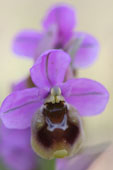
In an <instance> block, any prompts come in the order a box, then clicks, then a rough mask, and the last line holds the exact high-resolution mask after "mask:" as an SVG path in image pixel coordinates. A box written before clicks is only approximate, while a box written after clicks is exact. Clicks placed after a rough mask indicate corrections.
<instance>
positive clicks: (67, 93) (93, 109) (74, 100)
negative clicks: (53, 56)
mask: <svg viewBox="0 0 113 170" xmlns="http://www.w3.org/2000/svg"><path fill="white" fill-rule="evenodd" d="M61 90H62V94H63V96H64V97H65V99H66V101H67V102H68V103H70V104H72V105H73V106H75V108H76V109H77V110H78V112H79V114H80V115H81V116H92V115H96V114H99V113H100V112H102V111H103V110H104V109H105V107H106V104H107V102H108V99H109V94H108V91H107V90H106V89H105V88H104V86H103V85H101V84H100V83H98V82H96V81H93V80H90V79H83V78H80V79H72V80H68V81H67V82H66V83H64V84H63V85H62V86H61Z"/></svg>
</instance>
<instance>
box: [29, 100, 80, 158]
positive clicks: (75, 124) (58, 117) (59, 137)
mask: <svg viewBox="0 0 113 170" xmlns="http://www.w3.org/2000/svg"><path fill="white" fill-rule="evenodd" d="M71 112H74V113H73V114H74V117H73V118H72V115H71V114H72V113H71ZM75 112H76V111H75V109H74V110H73V109H72V106H69V105H68V104H67V103H65V101H60V102H58V103H46V104H44V105H43V108H41V109H39V111H38V113H37V114H36V115H35V117H34V120H33V124H32V146H33V148H34V150H35V151H37V148H39V147H40V148H42V149H41V150H43V152H44V153H46V150H48V151H49V152H51V154H50V157H52V158H54V156H55V155H56V156H58V155H57V154H55V153H56V152H58V153H59V152H60V151H62V150H65V151H66V152H67V155H65V156H68V155H70V152H71V149H72V148H73V147H74V146H76V144H77V143H78V141H80V139H81V133H82V132H81V123H80V120H79V119H78V117H76V116H75V115H76V114H75ZM40 118H41V119H40ZM39 119H40V120H39ZM41 121H42V124H41V126H40V123H38V122H41ZM60 153H61V152H60ZM38 154H39V155H41V156H44V155H43V153H41V152H38ZM58 157H60V155H59V156H58Z"/></svg>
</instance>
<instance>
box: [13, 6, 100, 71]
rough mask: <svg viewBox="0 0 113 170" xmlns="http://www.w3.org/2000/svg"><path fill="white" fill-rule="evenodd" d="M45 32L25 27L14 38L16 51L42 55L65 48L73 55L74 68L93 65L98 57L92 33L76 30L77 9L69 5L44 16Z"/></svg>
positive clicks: (21, 53)
mask: <svg viewBox="0 0 113 170" xmlns="http://www.w3.org/2000/svg"><path fill="white" fill-rule="evenodd" d="M42 25H43V31H42V32H41V33H40V32H37V31H35V30H24V31H21V32H19V33H18V34H17V35H16V37H15V39H14V41H13V51H14V52H15V53H16V54H17V55H20V56H26V57H29V58H33V59H34V60H36V59H37V57H39V56H40V55H41V54H42V52H44V51H46V50H48V49H63V50H64V51H66V52H68V53H69V55H70V56H71V58H72V63H70V64H71V66H72V69H78V68H82V67H87V66H89V65H91V64H92V63H93V62H94V61H95V60H96V58H97V56H98V52H99V44H98V42H97V40H96V39H95V38H94V37H93V36H92V35H90V34H88V33H85V32H78V31H76V32H74V28H76V25H77V19H76V13H75V10H74V9H73V8H72V7H70V6H68V5H56V6H55V7H53V8H52V9H50V10H49V12H48V13H47V14H46V15H45V18H44V19H43V22H42Z"/></svg>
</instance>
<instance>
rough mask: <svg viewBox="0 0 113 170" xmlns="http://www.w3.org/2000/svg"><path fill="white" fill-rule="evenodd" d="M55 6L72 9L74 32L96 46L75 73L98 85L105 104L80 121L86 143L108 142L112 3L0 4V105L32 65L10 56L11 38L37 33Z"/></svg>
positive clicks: (112, 114) (17, 0)
mask: <svg viewBox="0 0 113 170" xmlns="http://www.w3.org/2000/svg"><path fill="white" fill-rule="evenodd" d="M58 2H60V3H61V2H64V3H68V4H70V5H72V6H73V7H75V9H76V12H77V19H78V26H77V28H76V29H77V30H79V31H84V32H88V33H91V34H92V35H93V36H95V37H96V38H97V39H98V41H99V42H100V47H101V50H100V55H99V58H98V60H97V61H96V62H95V63H94V65H92V66H91V67H90V68H87V69H82V70H79V75H78V76H79V77H86V78H91V79H94V80H97V81H99V82H101V83H102V84H103V85H105V87H106V88H107V89H108V91H109V93H110V101H109V104H108V106H107V108H106V110H105V111H104V112H103V113H102V114H101V115H98V116H94V117H87V118H84V119H85V129H86V135H87V141H88V143H90V144H93V143H98V142H101V141H109V140H112V139H113V103H112V102H113V0H95V1H94V0H85V1H83V0H65V1H60V0H47V1H45V0H10V1H7V0H0V103H1V102H2V100H3V99H4V98H5V96H6V95H7V94H8V93H9V92H10V86H11V84H12V82H16V81H18V80H20V79H22V78H24V77H25V76H26V75H27V74H28V73H29V68H30V67H31V65H32V61H30V60H27V59H23V58H19V57H16V56H15V54H13V53H12V47H11V43H12V40H13V37H14V35H15V34H16V33H17V32H19V31H20V30H22V29H32V28H33V29H36V30H39V31H40V30H41V29H42V27H41V20H42V18H43V16H44V15H45V12H46V11H47V9H48V8H49V7H50V6H52V5H54V4H55V3H58ZM108 169H109V168H108ZM0 170H3V169H0Z"/></svg>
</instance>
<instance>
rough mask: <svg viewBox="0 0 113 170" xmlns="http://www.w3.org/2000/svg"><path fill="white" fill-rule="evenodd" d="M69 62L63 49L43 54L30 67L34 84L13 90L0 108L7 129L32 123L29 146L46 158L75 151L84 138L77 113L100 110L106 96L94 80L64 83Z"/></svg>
mask: <svg viewBox="0 0 113 170" xmlns="http://www.w3.org/2000/svg"><path fill="white" fill-rule="evenodd" d="M70 62H71V58H70V56H69V55H68V53H66V52H64V51H62V50H49V51H47V52H45V53H43V54H42V55H41V56H40V57H39V58H38V59H37V61H36V62H35V64H34V66H33V67H32V68H31V70H30V72H31V78H32V81H33V83H34V84H35V86H36V87H33V88H28V89H24V90H20V91H18V90H17V91H15V92H13V93H12V94H10V95H9V96H8V97H7V98H6V99H5V100H4V101H3V103H2V106H1V109H0V113H1V119H2V121H3V123H4V124H5V126H7V127H8V128H17V129H25V128H28V127H30V126H31V128H32V147H33V148H34V150H35V151H36V152H37V153H38V154H39V155H41V156H42V157H44V158H48V159H52V158H54V157H65V156H72V155H73V154H75V153H76V152H77V148H79V147H78V145H80V143H81V141H82V137H83V127H82V122H81V120H80V116H93V115H97V114H99V113H101V112H102V111H103V110H104V109H105V107H106V104H107V102H108V99H109V94H108V91H107V90H106V89H105V88H104V86H103V85H101V84H100V83H98V82H96V81H94V80H90V79H85V78H78V79H74V78H73V79H70V80H67V81H65V82H64V79H65V74H66V71H67V69H68V67H69V65H70ZM59 113H60V114H59Z"/></svg>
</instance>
